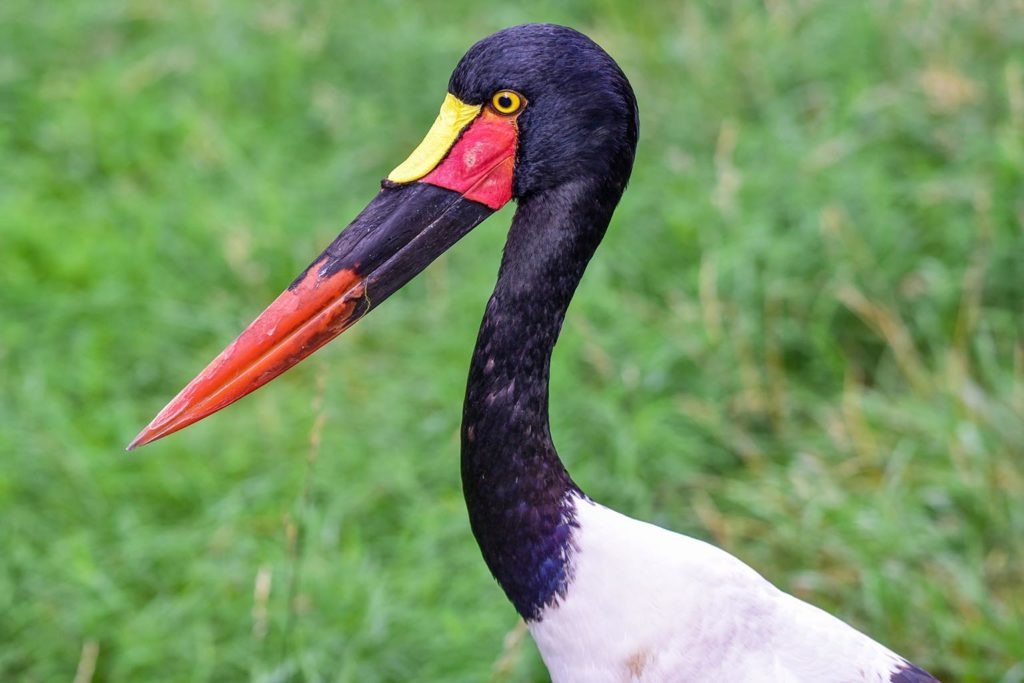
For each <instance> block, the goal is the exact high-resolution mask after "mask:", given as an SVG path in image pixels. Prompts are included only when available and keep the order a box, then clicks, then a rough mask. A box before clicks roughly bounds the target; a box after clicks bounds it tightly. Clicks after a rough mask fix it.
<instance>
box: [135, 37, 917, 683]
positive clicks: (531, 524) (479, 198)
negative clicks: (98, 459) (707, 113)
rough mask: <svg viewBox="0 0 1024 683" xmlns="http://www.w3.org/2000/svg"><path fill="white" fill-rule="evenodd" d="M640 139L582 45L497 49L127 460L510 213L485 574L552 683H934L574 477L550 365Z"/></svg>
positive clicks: (471, 485)
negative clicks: (620, 509) (607, 501)
mask: <svg viewBox="0 0 1024 683" xmlns="http://www.w3.org/2000/svg"><path fill="white" fill-rule="evenodd" d="M638 134H639V126H638V113H637V106H636V100H635V98H634V95H633V90H632V88H631V86H630V84H629V81H627V79H626V77H625V75H624V74H623V73H622V71H621V69H620V68H619V66H618V65H617V64H616V63H615V61H614V60H612V58H611V57H609V56H608V54H607V53H605V51H604V50H602V49H601V48H600V47H599V46H598V45H596V44H595V43H594V42H593V41H591V40H590V39H589V38H587V37H586V36H584V35H582V34H580V33H578V32H576V31H574V30H572V29H568V28H564V27H561V26H553V25H545V24H533V25H525V26H515V27H512V28H508V29H505V30H503V31H500V32H498V33H495V34H494V35H492V36H490V37H488V38H485V39H483V40H481V41H480V42H478V43H477V44H475V45H474V46H473V47H472V48H470V50H469V51H468V52H467V53H466V55H465V56H464V57H463V58H462V60H461V61H460V62H459V64H458V66H457V67H456V68H455V71H454V72H453V73H452V76H451V80H450V81H449V83H448V94H447V95H446V96H445V98H444V103H443V104H442V106H441V112H440V114H439V115H438V117H437V120H436V121H435V122H434V124H433V126H432V127H431V128H430V131H429V132H428V133H427V136H426V138H425V139H424V140H423V142H422V143H421V144H420V145H419V147H417V148H416V150H415V151H413V153H412V155H411V156H410V157H409V158H408V159H407V160H406V161H405V162H403V163H402V164H401V165H400V166H398V167H397V168H396V169H395V170H394V171H392V172H391V174H390V175H388V177H387V179H385V180H384V181H383V182H382V187H381V190H380V192H379V193H378V194H377V196H376V197H375V198H374V199H373V200H372V201H371V202H370V204H369V205H368V206H367V207H366V208H365V209H364V210H363V211H362V213H360V214H359V216H357V217H356V219H355V220H354V221H352V223H351V224H350V225H349V226H348V227H347V228H346V229H345V230H344V231H342V233H341V234H340V235H339V236H338V237H337V238H336V239H335V240H334V242H333V243H332V244H331V245H330V246H328V247H327V249H326V250H325V251H324V252H323V253H322V254H321V255H320V256H319V257H318V258H317V259H316V260H315V261H314V262H313V263H312V264H311V265H310V266H309V267H308V268H306V270H305V271H304V272H303V273H302V274H301V275H300V276H299V277H298V278H297V279H296V280H295V281H294V282H292V284H291V285H290V286H289V287H288V289H287V290H285V291H284V292H283V293H282V294H281V295H280V296H279V297H278V298H277V299H276V300H275V301H274V302H273V303H272V304H271V305H270V307H269V308H267V309H266V310H265V311H264V312H263V313H262V314H261V315H260V316H259V317H258V318H257V319H256V320H255V321H254V322H253V323H252V324H251V325H250V326H249V327H248V328H247V329H246V330H245V331H244V332H242V334H241V335H240V336H239V337H238V339H236V340H235V341H234V342H233V343H232V344H231V345H230V346H228V347H227V348H226V349H225V350H224V351H223V352H222V353H221V354H220V355H219V356H217V358H216V359H214V360H213V362H212V363H210V365H209V366H208V367H207V368H206V369H205V370H203V371H202V372H201V373H200V374H199V376H198V377H196V378H195V379H194V380H193V381H192V382H191V383H190V384H189V385H188V386H186V387H185V388H184V389H183V390H182V391H181V393H180V394H178V396H177V397H176V398H175V399H174V400H173V401H171V402H170V403H169V404H168V405H167V407H166V408H164V409H163V410H162V411H161V412H160V414H158V415H157V416H156V418H155V419H154V420H153V421H152V423H150V425H149V426H147V427H146V428H145V429H144V430H143V431H142V432H141V433H140V434H139V436H138V437H136V439H135V440H134V441H133V442H132V443H131V445H130V446H129V449H131V448H135V447H137V446H141V445H143V444H146V443H149V442H151V441H153V440H155V439H159V438H161V437H163V436H166V435H168V434H170V433H172V432H174V431H176V430H178V429H181V428H182V427H185V426H187V425H189V424H191V423H193V422H195V421H197V420H200V419H202V418H204V417H206V416H207V415H210V414H211V413H214V412H216V411H218V410H220V409H221V408H223V407H225V406H226V405H228V404H230V403H232V402H234V401H237V400H238V399H239V398H241V397H242V396H245V395H246V394H248V393H249V392H251V391H253V390H255V389H257V388H258V387H260V386H262V385H263V384H265V383H267V382H269V381H270V380H271V379H273V378H274V377H276V376H278V375H279V374H281V373H282V372H284V371H285V370H287V369H288V368H290V367H292V366H293V365H295V364H296V363H298V362H299V361H300V360H302V359H303V358H305V357H306V356H308V355H310V354H311V353H313V351H315V350H316V349H318V348H320V347H321V346H323V345H324V344H326V343H327V342H328V341H330V340H331V339H333V338H334V337H336V336H337V335H339V334H340V333H341V332H343V331H344V330H346V329H347V328H348V327H350V326H351V325H352V324H353V323H355V322H356V321H357V320H359V319H360V318H362V317H363V316H364V315H365V314H366V313H367V312H368V311H369V310H370V309H371V308H373V307H376V306H378V305H379V304H380V303H382V302H383V301H384V300H385V299H386V298H388V297H389V296H390V295H391V294H393V293H394V292H395V291H397V290H398V289H399V288H401V287H402V286H403V285H404V284H405V283H406V282H408V281H409V280H410V279H411V278H412V277H414V276H415V275H416V274H417V273H419V272H420V271H421V270H423V269H424V268H426V266H427V265H428V264H430V263H431V262H432V261H433V260H434V259H436V258H437V257H438V256H439V255H440V254H441V253H442V252H444V251H445V250H446V249H448V248H449V247H451V246H452V245H453V244H454V243H455V242H456V241H458V240H459V238H461V237H462V236H463V235H465V234H466V233H468V232H469V231H470V230H471V229H472V228H473V227H474V226H476V225H477V224H478V223H480V222H481V221H483V220H484V219H485V218H487V217H488V216H490V215H491V214H492V213H493V212H494V211H496V210H497V209H499V208H500V207H501V206H502V205H504V204H505V203H506V202H508V201H509V200H510V199H512V198H515V199H516V200H517V202H518V208H517V209H516V213H515V217H514V219H513V220H512V225H511V228H510V230H509V234H508V240H507V242H506V244H505V251H504V256H503V258H502V262H501V269H500V271H499V273H498V281H497V285H496V286H495V289H494V293H493V295H492V296H491V299H490V301H489V302H488V304H487V310H486V313H485V314H484V318H483V323H482V324H481V326H480V333H479V337H478V339H477V344H476V349H475V351H474V352H473V359H472V363H471V365H470V370H469V381H468V387H467V390H466V400H465V405H464V408H463V421H462V482H463V490H464V493H465V498H466V505H467V508H468V511H469V521H470V525H471V527H472V530H473V534H474V536H475V537H476V540H477V542H478V543H479V545H480V550H481V552H482V554H483V557H484V560H485V561H486V562H487V566H488V567H489V568H490V570H491V572H492V573H493V574H494V577H495V578H496V579H497V581H498V583H499V584H500V585H501V587H502V588H503V589H504V591H505V593H506V595H507V596H508V598H509V600H511V602H512V604H513V605H514V606H515V608H516V610H518V612H519V614H520V615H522V617H523V619H525V620H526V623H527V625H528V627H529V630H530V632H531V634H532V635H533V638H534V639H535V641H536V643H537V646H538V648H539V649H540V653H541V656H542V657H543V659H544V662H545V664H546V665H547V667H548V670H549V671H550V673H551V677H552V679H553V680H554V681H556V682H563V681H580V682H586V683H598V682H602V681H609V682H611V681H707V682H715V683H721V682H722V681H737V682H739V681H813V682H814V683H821V682H822V681H829V682H834V683H846V682H849V683H853V682H855V681H857V682H860V681H873V682H875V681H877V682H882V683H925V682H928V681H932V682H934V681H935V680H936V679H934V678H933V677H932V676H930V675H929V674H928V673H926V672H925V671H923V670H921V669H919V668H917V667H915V666H914V665H912V664H910V663H909V662H907V661H906V660H905V659H903V658H901V657H899V656H898V655H896V654H894V653H893V652H891V651H890V650H888V649H887V648H885V647H883V646H882V645H880V644H878V643H877V642H875V641H873V640H871V639H870V638H868V637H867V636H865V635H863V634H861V633H860V632H858V631H857V630H855V629H853V628H851V627H850V626H848V625H846V624H844V623H843V622H842V621H840V620H838V619H836V618H835V617H832V616H831V615H829V614H826V613H825V612H823V611H821V610H819V609H817V608H816V607H812V606H811V605H808V604H807V603H804V602H802V601H800V600H798V599H796V598H794V597H792V596H790V595H788V594H786V593H783V592H782V591H780V590H779V589H777V588H775V587H774V586H773V585H771V584H770V583H768V582H767V581H766V580H765V579H763V578H762V577H761V576H760V575H758V574H757V573H756V572H755V571H754V570H753V569H751V568H749V567H747V566H746V565H745V564H743V563H742V562H740V561H739V560H737V559H736V558H734V557H732V556H731V555H729V554H728V553H726V552H724V551H722V550H719V549H718V548H715V547H713V546H711V545H709V544H707V543H704V542H702V541H699V540H695V539H692V538H687V537H685V536H681V535H678V534H675V533H672V532H670V531H666V530H664V529H661V528H659V527H656V526H653V525H651V524H647V523H644V522H640V521H637V520H634V519H631V518H629V517H626V516H624V515H621V514H619V513H617V512H614V511H612V510H610V509H608V508H606V507H603V506H601V505H600V504H598V503H596V502H594V501H593V500H591V499H590V498H589V497H587V495H586V494H584V493H583V491H582V490H581V489H580V488H579V486H577V485H576V483H575V482H573V480H572V478H571V477H570V476H569V474H568V472H566V470H565V467H564V466H563V465H562V462H561V460H560V459H559V457H558V454H557V452H556V451H555V446H554V444H553V443H552V440H551V433H550V429H549V425H548V371H549V367H550V361H551V351H552V348H553V347H554V345H555V340H556V339H557V338H558V333H559V330H560V329H561V326H562V320H563V318H564V316H565V311H566V308H567V307H568V305H569V301H570V299H571V298H572V296H573V293H574V291H575V290H576V286H577V285H578V284H579V281H580V278H581V277H582V275H583V271H584V269H585V268H586V266H587V263H588V261H589V260H590V258H591V256H592V255H593V253H594V250H595V249H596V248H597V245H598V243H599V242H600V241H601V238H602V237H603V235H604V232H605V229H606V228H607V227H608V223H609V220H610V219H611V216H612V212H613V211H614V209H615V206H616V204H618V201H619V198H620V197H621V195H622V192H623V190H624V189H625V187H626V181H627V180H628V179H629V175H630V172H631V170H632V166H633V157H634V152H635V148H636V143H637V136H638Z"/></svg>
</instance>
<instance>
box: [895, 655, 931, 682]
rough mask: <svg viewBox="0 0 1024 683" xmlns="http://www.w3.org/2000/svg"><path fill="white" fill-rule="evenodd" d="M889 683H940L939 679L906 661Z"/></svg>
mask: <svg viewBox="0 0 1024 683" xmlns="http://www.w3.org/2000/svg"><path fill="white" fill-rule="evenodd" d="M889 683H939V679H937V678H935V677H934V676H932V675H931V674H930V673H928V672H927V671H925V670H924V669H920V668H918V667H916V666H914V665H913V664H911V663H910V662H908V661H906V660H904V662H903V664H901V665H900V667H899V669H897V670H896V672H895V673H893V675H892V676H891V677H890V678H889Z"/></svg>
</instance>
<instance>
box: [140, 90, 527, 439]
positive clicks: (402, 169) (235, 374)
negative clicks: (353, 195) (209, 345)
mask: <svg viewBox="0 0 1024 683" xmlns="http://www.w3.org/2000/svg"><path fill="white" fill-rule="evenodd" d="M516 137H517V133H516V126H515V120H514V119H513V118H507V117H502V116H500V115H498V114H496V113H494V112H492V111H491V110H490V109H482V108H481V107H480V106H479V105H468V104H465V103H463V102H461V101H459V100H458V99H457V98H455V97H454V96H453V95H450V94H449V95H448V96H447V97H446V98H445V101H444V104H443V105H442V107H441V113H440V114H439V115H438V118H437V121H435V122H434V125H433V126H432V127H431V129H430V132H429V133H428V134H427V137H426V138H425V139H424V140H423V142H422V143H421V144H420V145H419V147H417V148H416V150H415V151H414V152H413V153H412V155H410V157H409V159H407V160H406V161H405V162H403V163H402V164H401V165H400V166H399V167H398V168H396V169H395V170H394V171H392V173H391V174H390V175H389V176H388V178H387V179H386V180H385V181H384V182H383V183H382V189H381V191H380V193H379V194H378V195H377V196H376V197H375V198H374V199H373V200H372V201H371V202H370V203H369V205H368V206H367V207H366V208H365V209H363V211H362V212H361V213H360V214H359V215H358V216H357V217H356V219H355V220H354V221H352V223H351V224H349V226H348V227H347V228H345V229H344V230H343V231H342V232H341V234H340V235H338V237H337V238H336V239H335V240H334V242H332V243H331V244H330V246H328V247H327V249H326V250H324V252H323V253H322V254H321V255H320V256H318V257H317V258H316V260H315V261H313V263H312V264H310V265H309V266H308V267H307V268H306V270H305V271H303V273H302V274H301V275H299V277H298V278H297V279H296V280H295V281H294V282H292V284H291V285H289V286H288V288H287V289H286V290H285V291H284V292H282V293H281V295H280V296H278V297H277V299H276V300H275V301H274V302H273V303H272V304H270V306H269V307H268V308H267V309H266V310H265V311H263V313H261V314H260V316H259V317H258V318H256V320H255V321H253V322H252V323H251V324H250V325H249V327H248V328H246V329H245V331H243V332H242V334H241V335H239V336H238V338H237V339H235V341H233V342H232V343H231V344H230V345H228V347H227V348H226V349H224V351H222V352H221V353H220V355H218V356H217V357H216V358H215V359H214V360H213V361H212V362H211V363H210V364H209V365H208V366H207V367H206V369H205V370H203V371H202V372H201V373H199V375H198V376H197V377H196V378H195V379H193V380H192V381H191V382H190V383H189V384H188V385H187V386H186V387H185V388H184V389H182V390H181V392H180V393H179V394H178V395H177V396H176V397H175V398H174V400H172V401H171V402H170V403H168V404H167V406H166V407H165V408H164V409H163V410H161V411H160V413H159V414H158V415H157V416H156V417H155V418H153V421H152V422H150V424H149V425H148V426H147V427H146V428H145V429H143V430H142V432H140V433H139V435H138V436H137V437H135V439H134V440H133V441H132V442H131V444H129V446H128V450H132V449H134V448H137V447H139V446H143V445H145V444H147V443H150V442H151V441H155V440H157V439H160V438H162V437H164V436H167V435H168V434H171V433H173V432H176V431H178V430H179V429H182V428H184V427H187V426H188V425H190V424H192V423H194V422H197V421H199V420H201V419H203V418H204V417H207V416H208V415H211V414H213V413H215V412H217V411H218V410H220V409H221V408H224V407H225V406H228V405H230V404H231V403H234V402H235V401H237V400H238V399H240V398H242V397H243V396H245V395H246V394H249V393H251V392H253V391H255V390H256V389H258V388H259V387H261V386H263V385H264V384H266V383H267V382H269V381H270V380H272V379H274V378H275V377H277V376H278V375H280V374H281V373H283V372H285V371H286V370H288V369H289V368H291V367H292V366H294V365H295V364H297V363H298V362H299V361H301V360H302V359H304V358H306V357H307V356H309V355H310V354H312V353H313V352H314V351H316V350H317V349H319V348H320V347H321V346H323V345H324V344H326V343H327V342H329V341H330V340H332V339H334V338H335V337H337V336H338V335H339V334H341V333H342V332H344V331H345V330H347V329H348V328H349V327H351V326H352V325H353V324H355V322H356V321H358V320H359V319H360V318H362V317H363V316H364V315H366V313H367V312H369V311H370V309H371V308H375V307H376V306H378V305H380V303H381V302H382V301H384V300H385V299H386V298H387V297H389V296H390V295H391V294H393V293H394V292H396V291H397V290H398V289H400V288H401V287H402V286H403V285H405V284H406V283H407V282H408V281H409V280H411V279H412V278H413V277H414V276H415V275H416V274H418V273H419V272H420V271H422V270H423V269H424V268H426V267H427V266H428V265H429V264H430V263H431V262H432V261H433V260H434V259H436V258H437V257H438V256H440V255H441V254H442V253H444V251H446V250H447V249H448V248H449V247H451V246H452V245H453V244H455V242H457V241H458V240H459V239H460V238H461V237H463V236H464V235H465V234H466V233H468V232H469V231H470V230H472V229H473V228H474V227H475V226H476V225H478V224H479V223H480V222H481V221H483V220H484V219H485V218H487V217H488V216H490V215H491V214H492V213H493V212H494V211H496V210H497V209H499V208H501V206H503V205H504V204H505V203H506V202H508V200H509V199H510V198H511V195H512V169H513V164H514V160H515V151H516Z"/></svg>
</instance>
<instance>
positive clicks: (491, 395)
mask: <svg viewBox="0 0 1024 683" xmlns="http://www.w3.org/2000/svg"><path fill="white" fill-rule="evenodd" d="M621 192H622V188H621V187H612V188H608V187H601V186H595V185H590V184H587V183H584V182H580V183H574V184H569V185H563V186H560V187H559V188H558V189H556V190H552V191H549V192H546V193H541V194H538V195H534V196H533V197H531V198H530V199H529V200H526V201H523V202H522V203H521V204H520V206H519V209H518V210H517V211H516V215H515V218H514V219H513V222H512V227H511V229H510V231H509V236H508V240H507V242H506V244H505V252H504V257H503V259H502V264H501V270H500V271H499V274H498V282H497V285H496V287H495V290H494V293H493V294H492V296H491V299H490V301H489V302H488V304H487V311H486V313H485V315H484V319H483V322H482V324H481V326H480V333H479V336H478V338H477V344H476V349H475V350H474V352H473V360H472V364H471V366H470V371H469V382H468V387H467V390H466V402H465V406H464V409H463V423H462V482H463V491H464V493H465V497H466V504H467V507H468V510H469V520H470V524H471V526H472V528H473V534H474V536H476V539H477V542H478V543H479V545H480V549H481V552H482V554H483V556H484V560H485V561H486V562H487V564H488V566H489V567H490V569H491V572H492V573H493V574H494V576H495V578H496V579H497V580H498V582H499V583H500V584H501V586H502V588H503V589H504V590H505V593H506V594H507V595H508V597H509V599H510V600H511V601H512V603H513V604H514V605H515V607H516V609H517V610H518V611H519V613H520V614H521V615H522V616H523V617H524V618H526V619H537V618H539V616H540V613H541V611H542V609H543V608H544V606H546V605H548V604H551V603H552V602H554V601H556V600H557V599H558V597H559V596H561V595H564V590H565V588H566V586H567V584H568V581H569V580H570V578H571V577H570V576H569V568H568V567H569V566H568V564H567V552H568V548H569V543H570V540H571V535H572V530H573V529H574V528H575V518H574V514H573V506H572V502H571V500H570V497H569V496H568V494H569V493H570V492H573V491H575V492H579V489H578V488H577V487H576V485H575V484H574V483H573V481H572V479H571V478H570V477H569V474H568V472H566V470H565V467H564V466H563V465H562V462H561V460H560V459H559V457H558V453H557V452H556V450H555V447H554V444H553V442H552V440H551V432H550V429H549V423H548V379H549V369H550V365H551V352H552V349H553V348H554V345H555V342H556V340H557V339H558V334H559V331H560V329H561V327H562V321H563V319H564V317H565V311H566V309H567V308H568V305H569V301H570V300H571V299H572V296H573V293H574V292H575V291H576V286H577V285H578V284H579V281H580V278H581V277H582V275H583V271H584V269H585V268H586V266H587V263H588V262H589V261H590V258H591V256H592V255H593V253H594V250H595V249H596V248H597V245H598V243H599V242H600V241H601V238H602V237H603V236H604V232H605V229H606V228H607V226H608V221H609V220H610V218H611V214H612V211H613V210H614V207H615V203H616V202H617V201H618V199H619V196H620V195H621Z"/></svg>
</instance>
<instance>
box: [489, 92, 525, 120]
mask: <svg viewBox="0 0 1024 683" xmlns="http://www.w3.org/2000/svg"><path fill="white" fill-rule="evenodd" d="M525 104H526V100H525V99H524V98H523V96H522V95H520V94H519V93H517V92H515V91H514V90H499V91H498V92H496V93H494V97H492V98H491V106H492V107H494V111H496V112H498V113H499V114H504V115H506V116H508V115H510V114H515V113H516V112H517V111H519V110H520V109H522V108H523V105H525Z"/></svg>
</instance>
